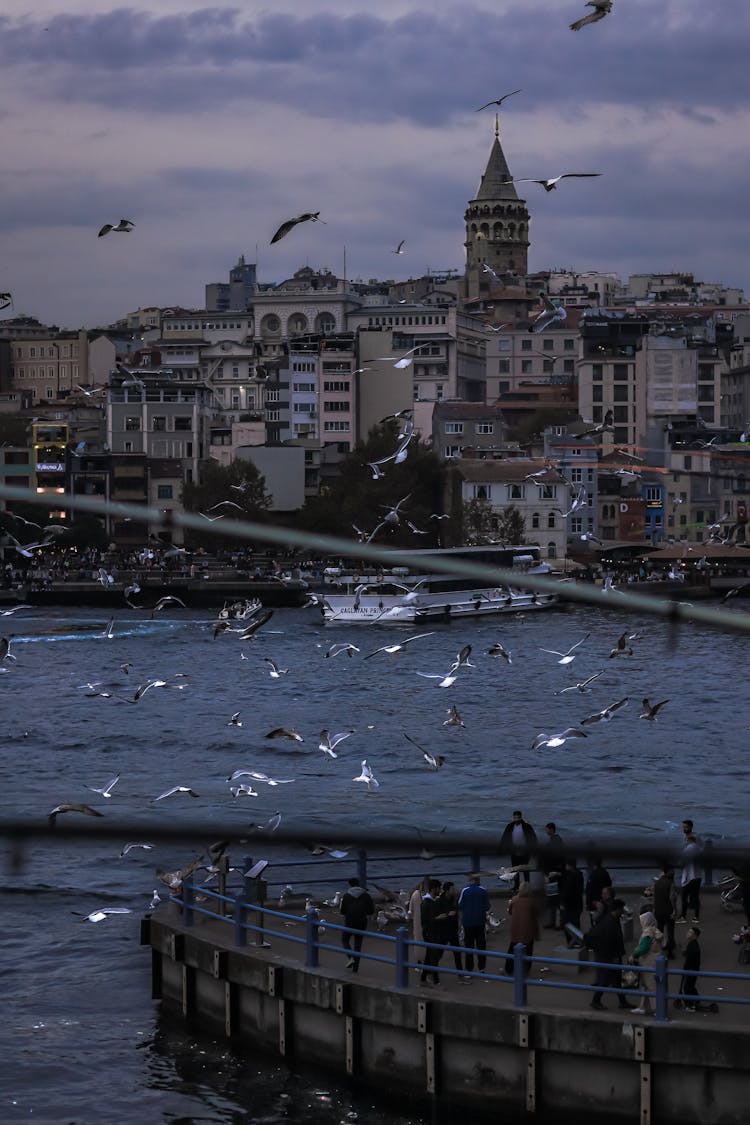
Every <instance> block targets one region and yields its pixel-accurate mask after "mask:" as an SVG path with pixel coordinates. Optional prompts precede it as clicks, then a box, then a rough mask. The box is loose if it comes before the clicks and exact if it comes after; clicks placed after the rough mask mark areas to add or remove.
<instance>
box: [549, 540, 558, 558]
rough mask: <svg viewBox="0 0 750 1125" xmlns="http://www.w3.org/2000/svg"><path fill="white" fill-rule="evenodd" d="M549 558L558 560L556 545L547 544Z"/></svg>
mask: <svg viewBox="0 0 750 1125" xmlns="http://www.w3.org/2000/svg"><path fill="white" fill-rule="evenodd" d="M547 558H548V559H556V558H557V548H556V547H555V544H554V543H548V544H547Z"/></svg>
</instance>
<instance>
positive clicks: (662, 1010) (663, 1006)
mask: <svg viewBox="0 0 750 1125" xmlns="http://www.w3.org/2000/svg"><path fill="white" fill-rule="evenodd" d="M667 974H668V970H667V959H666V957H665V956H664V954H663V953H660V954H659V956H658V957H657V958H656V964H655V966H654V980H655V982H656V1018H657V1020H668V1019H669V1016H668V1014H667V992H668V991H669V989H668V987H667Z"/></svg>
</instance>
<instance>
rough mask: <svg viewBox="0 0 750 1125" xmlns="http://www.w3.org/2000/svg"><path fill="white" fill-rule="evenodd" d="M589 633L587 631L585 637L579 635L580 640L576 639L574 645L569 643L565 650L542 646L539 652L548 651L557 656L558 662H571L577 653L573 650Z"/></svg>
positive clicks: (586, 638)
mask: <svg viewBox="0 0 750 1125" xmlns="http://www.w3.org/2000/svg"><path fill="white" fill-rule="evenodd" d="M590 635H591V634H590V633H587V634H586V636H585V637H581V639H580V641H576V643H575V644H574V645H571V646H570V648H569V649H568V650H567V652H558V651H557V649H554V648H543V649H540V652H548V653H550V655H551V656H559V657H560V659H559V660H558V662H557V663H558V664H571V663H572V662H573V661H574V660H575V658H576V656H577V655H578V654H577V653H576V652H575V651H574V650H575V649H577V648H578V647H579V646H580V645H582V644H583V642H584V641H586V640H588V638H589V637H590Z"/></svg>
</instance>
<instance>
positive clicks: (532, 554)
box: [320, 546, 557, 625]
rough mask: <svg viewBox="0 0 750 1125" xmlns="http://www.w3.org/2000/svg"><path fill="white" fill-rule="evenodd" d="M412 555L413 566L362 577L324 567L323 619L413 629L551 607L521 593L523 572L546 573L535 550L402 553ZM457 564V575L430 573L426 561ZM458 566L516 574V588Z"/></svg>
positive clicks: (543, 598) (549, 600)
mask: <svg viewBox="0 0 750 1125" xmlns="http://www.w3.org/2000/svg"><path fill="white" fill-rule="evenodd" d="M400 554H401V555H406V556H408V555H411V554H413V555H414V556H415V561H414V565H413V566H408V565H403V564H402V565H395V566H392V567H383V568H382V569H379V570H377V571H375V570H373V571H371V572H368V573H365V572H364V570H363V569H360V570H357V569H356V568H348V567H346V568H345V567H327V568H326V569H325V570H324V572H323V579H324V589H323V593H322V595H321V597H320V607H321V610H322V613H323V620H324V621H326V622H334V621H335V622H337V623H352V622H356V623H357V624H360V625H367V624H371V625H416V624H422V623H424V622H429V621H433V622H434V621H453V620H458V619H462V620H463V618H465V617H485V616H488V615H496V614H501V613H520V612H524V613H525V612H529V611H531V610H534V611H536V610H541V609H550V608H551V607H552V606H553V605H555V603H556V602H557V595H556V594H554V593H549V594H547V593H544V594H541V593H531V592H530V591H528V590H524V589H523V576H524V574H550V573H551V571H552V568H551V567H550V565H549V563H546V562H541V560H540V551H539V548H538V547H526V546H523V547H447V548H434V549H426V550H423V551H413V552H412V551H402V552H400ZM430 557H433V558H440V559H444V560H450V561H451V562H455V563H456V564H457V567H456V569H457V572H458V573H457V574H455V575H449V574H445V573H442V572H440V573H436V572H434V571H433V572H430V571H429V570H427V566H428V565H429V558H430ZM461 562H472V563H481V564H483V565H485V566H490V567H498V568H502V569H503V570H515V571H517V572H518V584H516V583H513V584H512V585H508V584H506V583H504V582H502V583H500V582H499V583H496V584H494V585H491V584H490V583H489V582H487V581H483V580H477V579H476V578H464V577H461V575H460V566H459V565H458V564H460V563H461Z"/></svg>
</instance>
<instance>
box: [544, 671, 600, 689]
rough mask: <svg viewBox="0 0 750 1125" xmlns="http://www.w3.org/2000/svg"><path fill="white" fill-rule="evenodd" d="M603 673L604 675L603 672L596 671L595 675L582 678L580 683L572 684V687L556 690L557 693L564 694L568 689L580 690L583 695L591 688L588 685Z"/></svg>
mask: <svg viewBox="0 0 750 1125" xmlns="http://www.w3.org/2000/svg"><path fill="white" fill-rule="evenodd" d="M602 675H604V673H603V672H594V674H593V676H589V677H588V679H586V680H581V682H580V684H571V685H570V687H564V688H560V690H559V691H556V692H555V695H563V694H564V693H565V692H566V691H579V692H580V693H581V695H585V694H586V692H588V691H590V690H591V689H590V688H589V686H588V685H589V684H591V683H593V682H594V680H598V679H599V677H600V676H602Z"/></svg>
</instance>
